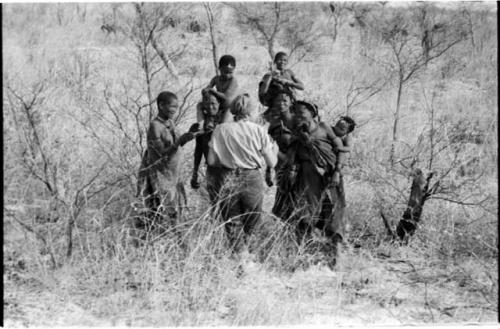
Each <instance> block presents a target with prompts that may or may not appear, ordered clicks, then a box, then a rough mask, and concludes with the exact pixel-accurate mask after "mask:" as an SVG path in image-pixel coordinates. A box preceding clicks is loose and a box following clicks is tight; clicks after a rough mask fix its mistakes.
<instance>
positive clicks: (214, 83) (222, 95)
mask: <svg viewBox="0 0 500 329" xmlns="http://www.w3.org/2000/svg"><path fill="white" fill-rule="evenodd" d="M235 67H236V59H234V57H233V56H231V55H224V56H222V57H221V58H220V60H219V71H220V75H217V76H215V77H213V78H212V80H210V83H209V85H208V86H207V87H206V88H205V89H204V91H205V92H209V93H211V94H212V95H214V96H215V97H217V99H218V101H219V111H220V114H221V117H222V122H228V121H232V115H231V113H230V112H229V107H230V105H231V102H232V101H233V99H234V98H235V97H236V96H237V95H238V82H237V81H236V78H235V77H234V74H233V73H234V69H235ZM214 87H215V88H214ZM200 117H202V113H201V112H200V111H198V121H200Z"/></svg>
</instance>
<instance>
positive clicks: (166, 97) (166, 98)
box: [156, 91, 177, 107]
mask: <svg viewBox="0 0 500 329" xmlns="http://www.w3.org/2000/svg"><path fill="white" fill-rule="evenodd" d="M172 99H177V95H175V94H174V93H173V92H170V91H162V92H161V93H160V94H159V95H158V97H156V105H157V106H158V107H160V103H169V102H170V101H171V100H172Z"/></svg>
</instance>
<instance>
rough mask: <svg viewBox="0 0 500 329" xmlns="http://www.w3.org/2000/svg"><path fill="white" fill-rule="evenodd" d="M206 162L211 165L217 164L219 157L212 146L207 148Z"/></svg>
mask: <svg viewBox="0 0 500 329" xmlns="http://www.w3.org/2000/svg"><path fill="white" fill-rule="evenodd" d="M207 163H208V165H209V166H212V167H213V166H217V165H218V164H219V158H218V157H217V154H216V153H215V152H214V149H213V148H212V147H209V148H208V155H207Z"/></svg>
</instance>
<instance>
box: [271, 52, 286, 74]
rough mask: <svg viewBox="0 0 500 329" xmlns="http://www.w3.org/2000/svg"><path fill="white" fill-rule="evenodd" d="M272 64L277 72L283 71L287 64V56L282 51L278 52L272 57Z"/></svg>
mask: <svg viewBox="0 0 500 329" xmlns="http://www.w3.org/2000/svg"><path fill="white" fill-rule="evenodd" d="M274 64H276V68H277V69H278V70H283V69H284V68H285V67H286V65H287V64H288V55H287V54H286V53H285V52H282V51H280V52H278V53H277V54H276V55H275V56H274Z"/></svg>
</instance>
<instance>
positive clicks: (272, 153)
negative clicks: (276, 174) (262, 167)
mask: <svg viewBox="0 0 500 329" xmlns="http://www.w3.org/2000/svg"><path fill="white" fill-rule="evenodd" d="M278 152H279V151H278V145H276V143H274V142H273V143H271V144H270V145H269V146H268V147H266V148H265V149H263V150H262V156H263V157H264V161H265V162H266V165H267V166H268V167H271V168H274V166H276V163H278Z"/></svg>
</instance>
